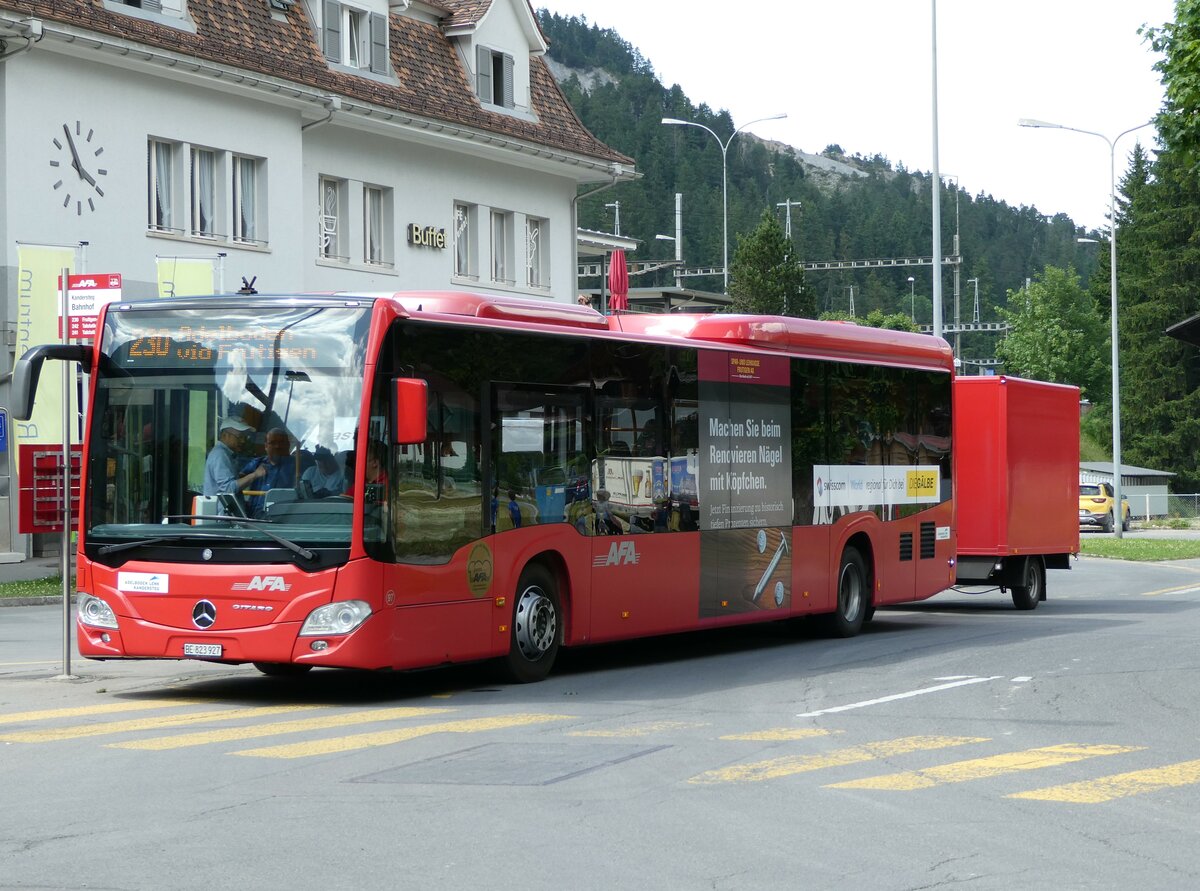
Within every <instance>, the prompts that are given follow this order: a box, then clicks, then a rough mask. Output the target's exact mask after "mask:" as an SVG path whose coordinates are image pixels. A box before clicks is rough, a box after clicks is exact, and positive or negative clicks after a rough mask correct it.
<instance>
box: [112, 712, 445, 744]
mask: <svg viewBox="0 0 1200 891" xmlns="http://www.w3.org/2000/svg"><path fill="white" fill-rule="evenodd" d="M449 711H453V709H448V708H376V709H369V710H367V711H364V712H349V713H347V714H344V715H329V716H322V717H319V718H301V719H299V720H296V721H277V722H275V723H274V724H253V725H251V726H248V727H226V728H223V729H221V730H200V731H197V732H196V733H181V734H179V735H178V736H158V737H155V738H154V739H135V740H131V741H129V742H119V743H109V744H108V746H107V748H110V749H141V750H145V751H164V750H166V749H183V748H187V747H189V746H203V745H208V744H210V743H219V742H231V741H234V740H243V739H259V738H261V737H264V736H282V735H283V734H285V733H303V732H304V731H306V730H328V729H329V728H331V727H352V726H354V725H355V724H370V723H373V722H375V721H394V720H397V719H398V718H420V717H424V716H426V715H440V714H444V713H445V712H449Z"/></svg>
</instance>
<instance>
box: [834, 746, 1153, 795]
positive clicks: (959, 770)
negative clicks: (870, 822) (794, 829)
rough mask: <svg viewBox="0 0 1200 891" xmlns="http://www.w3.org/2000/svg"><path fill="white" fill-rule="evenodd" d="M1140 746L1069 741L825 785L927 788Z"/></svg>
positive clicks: (911, 789)
mask: <svg viewBox="0 0 1200 891" xmlns="http://www.w3.org/2000/svg"><path fill="white" fill-rule="evenodd" d="M1142 748H1143V747H1142V746H1085V745H1073V744H1068V745H1058V746H1045V747H1043V748H1039V749H1026V750H1025V751H1023V752H1006V753H1004V754H1003V755H992V756H990V757H987V758H974V759H971V760H969V761H955V762H954V763H952V764H940V765H938V766H937V767H925V768H922V769H920V770H908V771H904V772H902V773H890V774H885V775H883V776H876V777H864V778H862V779H858V780H848V781H846V782H844V783H830V784H829V785H828V786H826V788H827V789H882V790H887V791H892V792H912V791H914V790H916V789H930V788H932V787H934V786H940V785H943V784H945V783H964V782H967V781H968V780H981V779H987V778H989V777H998V776H1003V775H1005V774H1010V773H1016V772H1018V771H1022V770H1039V769H1041V768H1044V767H1057V766H1059V765H1061V764H1070V763H1072V762H1075V761H1083V760H1085V759H1087V758H1098V757H1102V756H1105V755H1122V754H1124V753H1126V752H1136V751H1139V750H1141V749H1142Z"/></svg>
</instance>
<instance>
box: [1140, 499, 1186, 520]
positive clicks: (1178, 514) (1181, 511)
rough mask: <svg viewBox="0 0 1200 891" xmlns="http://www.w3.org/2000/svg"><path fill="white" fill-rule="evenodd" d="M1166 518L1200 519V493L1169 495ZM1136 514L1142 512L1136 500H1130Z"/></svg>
mask: <svg viewBox="0 0 1200 891" xmlns="http://www.w3.org/2000/svg"><path fill="white" fill-rule="evenodd" d="M1166 501H1167V506H1166V507H1167V511H1166V518H1167V519H1169V520H1197V519H1200V494H1196V495H1167V496H1166ZM1129 507H1130V509H1131V510H1132V511H1133V513H1134V514H1140V511H1139V509H1138V505H1137V503H1136V500H1131V501H1130V502H1129Z"/></svg>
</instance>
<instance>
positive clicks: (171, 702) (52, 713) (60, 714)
mask: <svg viewBox="0 0 1200 891" xmlns="http://www.w3.org/2000/svg"><path fill="white" fill-rule="evenodd" d="M205 702H206V700H197V699H143V700H141V701H139V702H108V703H105V704H104V705H83V706H78V707H76V708H48V709H42V710H41V711H36V712H10V713H9V714H7V715H4V714H0V724H23V723H25V722H27V721H52V720H54V719H56V718H82V717H85V716H87V715H111V714H118V713H120V712H140V711H148V710H150V709H156V708H177V707H179V706H183V705H200V704H202V703H205Z"/></svg>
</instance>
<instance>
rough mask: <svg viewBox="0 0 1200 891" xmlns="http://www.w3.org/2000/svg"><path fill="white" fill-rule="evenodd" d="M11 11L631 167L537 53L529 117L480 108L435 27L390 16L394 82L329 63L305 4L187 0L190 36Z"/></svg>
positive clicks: (57, 0) (88, 17) (109, 19)
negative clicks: (278, 9)
mask: <svg viewBox="0 0 1200 891" xmlns="http://www.w3.org/2000/svg"><path fill="white" fill-rule="evenodd" d="M490 3H491V0H438V5H439V6H442V7H445V8H446V9H447V10H448V11H449V13H450V19H451V20H455V21H457V20H459V18H460V17H462V21H469V19H468V18H467V17H469V16H471V15H482V13H483V12H484V11H486V8H487V7H488V6H490ZM4 9H7V10H12V11H16V12H19V13H21V14H23V15H29V16H35V17H38V18H41V19H44V20H46V21H56V22H62V23H64V24H67V25H70V26H73V27H76V28H80V29H85V30H89V31H95V32H97V33H99V34H104V35H108V36H111V37H116V38H120V39H123V40H128V41H132V42H136V43H141V44H146V45H148V46H151V47H156V48H159V49H163V50H168V51H172V52H176V53H180V54H183V55H186V56H192V57H195V58H197V59H201V60H205V61H209V62H216V63H219V64H222V65H227V66H230V67H232V68H237V69H241V70H245V71H247V72H253V73H258V74H263V75H267V76H271V77H275V78H279V79H282V80H287V81H292V82H294V83H297V84H301V85H304V86H307V87H312V88H315V89H318V90H325V91H328V92H330V93H333V94H337V95H341V96H344V97H346V98H349V99H352V100H358V101H361V102H366V103H371V104H375V105H379V106H381V107H384V108H388V109H394V110H396V111H400V112H404V113H408V114H413V115H417V116H419V117H425V118H431V119H434V120H439V121H445V122H448V123H453V124H458V125H462V126H465V127H469V128H473V129H478V130H482V131H487V132H491V133H497V134H502V135H504V136H509V137H514V138H516V139H521V140H526V141H528V142H531V143H534V144H536V145H541V146H545V147H548V148H553V149H557V150H559V151H564V152H569V153H572V154H578V155H583V156H585V157H588V158H593V159H598V160H601V161H605V162H608V161H614V162H619V163H622V164H625V165H628V166H632V164H633V161H632V159H630V158H628V157H626V156H625V155H622V154H621V153H620V152H617V151H615V150H614V149H612V148H610V147H609V146H607V145H605V144H604V143H602V142H601V141H600V140H598V139H597V138H596V137H595V136H593V135H592V134H591V133H590V132H589V131H588V130H587V128H586V127H584V126H583V124H582V123H581V122H580V120H579V118H578V117H577V116H576V115H575V112H574V111H573V110H572V108H571V106H570V104H569V103H568V102H567V100H566V97H565V96H563V94H562V91H561V90H560V89H559V86H558V83H557V82H556V81H555V80H554V78H553V76H552V75H551V74H550V71H549V69H548V68H547V66H546V64H545V62H544V61H543V60H542V59H541V58H540V57H531V58H530V59H529V68H530V94H531V96H530V98H531V105H532V111H533V113H534V114H535V115H536V116H537V120H536V121H531V120H525V119H522V118H520V117H516V116H513V115H508V114H500V113H497V112H493V111H489V110H488V109H486V108H484V106H482V105H481V104H480V102H479V100H478V98H477V97H476V96H475V92H474V90H473V89H472V86H471V83H470V81H469V80H468V76H467V72H466V71H465V70H464V69H463V67H462V65H461V64H460V62H459V59H458V56H457V54H456V52H455V50H454V48H453V46H452V45H451V43H450V41H449V39H448V38H447V37H445V36H444V35H443V34H442V32H441V30H440V28H439V26H438V25H434V24H429V23H426V22H421V21H418V20H416V19H413V18H411V17H408V16H401V15H392V16H390V17H389V18H390V22H391V42H390V47H389V49H390V51H391V62H392V70H393V73H394V74H395V77H396V80H397V81H398V83H394V84H393V83H381V82H379V81H377V80H373V79H371V78H368V77H358V76H356V75H354V74H350V73H346V72H344V71H341V70H335V69H333V68H331V67H330V66H329V65H328V63H327V62H326V60H325V57H324V55H323V54H322V52H321V48H320V46H319V45H318V42H317V35H316V31H315V29H314V28H313V25H312V23H311V22H310V21H309V19H308V13H307V11H306V9H305V6H304V4H303V3H299V2H298V3H296V4H295V5H294V6H293V7H292V8H291V10H290V11H289V12H288V13H287V16H286V18H287V21H279V20H277V19H275V18H272V16H271V14H270V11H269V7H268V3H267V0H187V11H188V15H189V16H190V18H191V20H192V22H193V23H194V24H195V26H196V33H194V34H193V33H190V32H188V31H185V30H181V29H178V28H172V27H168V26H165V25H161V24H158V23H157V22H153V21H147V20H145V19H142V18H136V17H134V16H131V15H126V14H123V13H120V12H110V11H108V10H106V9H105V8H104V5H103V0H0V10H4Z"/></svg>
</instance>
